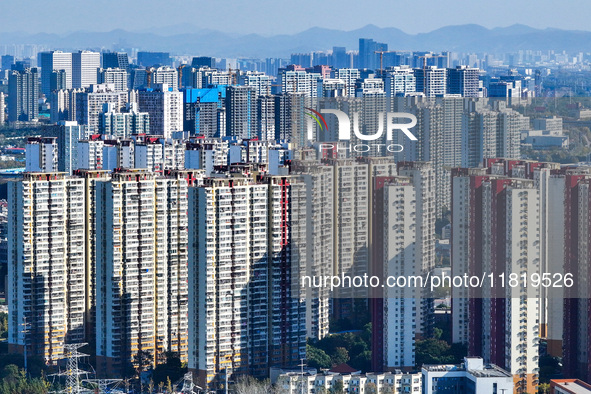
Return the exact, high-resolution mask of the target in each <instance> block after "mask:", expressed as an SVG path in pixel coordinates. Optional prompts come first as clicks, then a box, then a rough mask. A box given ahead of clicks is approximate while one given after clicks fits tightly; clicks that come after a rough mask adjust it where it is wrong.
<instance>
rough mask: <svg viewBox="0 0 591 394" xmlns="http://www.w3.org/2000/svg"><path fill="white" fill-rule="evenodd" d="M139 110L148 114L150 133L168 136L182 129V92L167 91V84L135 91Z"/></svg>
mask: <svg viewBox="0 0 591 394" xmlns="http://www.w3.org/2000/svg"><path fill="white" fill-rule="evenodd" d="M137 97H138V105H139V110H140V111H141V112H147V113H148V114H149V115H150V133H151V134H154V135H163V136H164V138H170V137H171V135H172V133H173V132H174V131H182V130H183V93H181V92H178V91H173V92H171V91H169V89H168V85H167V84H160V85H158V84H157V85H156V86H155V88H154V89H145V90H140V91H138V93H137Z"/></svg>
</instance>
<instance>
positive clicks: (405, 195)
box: [371, 162, 435, 370]
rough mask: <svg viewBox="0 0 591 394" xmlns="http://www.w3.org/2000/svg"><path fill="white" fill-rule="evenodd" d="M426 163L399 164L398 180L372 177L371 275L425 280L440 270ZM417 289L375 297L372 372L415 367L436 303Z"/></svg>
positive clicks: (393, 290)
mask: <svg viewBox="0 0 591 394" xmlns="http://www.w3.org/2000/svg"><path fill="white" fill-rule="evenodd" d="M434 175H435V174H434V171H433V167H432V165H431V164H430V163H424V162H414V163H411V162H402V163H399V164H398V175H397V176H387V174H384V176H375V177H374V178H372V183H373V185H372V187H373V201H372V207H373V209H372V215H373V216H372V239H371V244H372V250H371V256H372V263H371V270H372V272H371V274H372V275H376V276H378V277H380V278H382V280H385V278H388V277H399V276H406V277H408V276H413V275H417V276H422V275H425V274H426V273H427V272H430V270H432V269H433V268H434V266H435V240H434V235H433V234H434V232H435V211H434V206H435V177H434ZM422 296H423V294H422V293H421V290H420V288H417V287H413V286H406V287H393V288H388V289H386V290H384V291H382V292H378V294H374V295H373V297H372V298H373V299H372V302H371V304H372V322H373V326H375V327H376V329H375V330H374V332H373V338H372V368H373V369H375V370H393V369H402V368H404V369H412V368H413V367H414V366H415V347H414V346H415V339H416V338H417V337H418V336H419V335H423V334H425V333H427V332H428V331H429V327H428V322H429V318H430V315H431V314H432V312H433V308H432V306H433V305H432V301H431V300H430V299H429V298H428V297H426V296H425V297H422Z"/></svg>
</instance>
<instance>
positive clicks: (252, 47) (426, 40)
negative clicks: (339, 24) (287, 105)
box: [0, 24, 591, 58]
mask: <svg viewBox="0 0 591 394" xmlns="http://www.w3.org/2000/svg"><path fill="white" fill-rule="evenodd" d="M359 38H373V39H375V40H376V41H379V42H385V43H387V44H388V46H389V49H391V50H416V51H421V50H432V51H442V50H449V51H457V52H488V53H504V52H513V51H517V50H520V49H533V50H550V49H553V50H558V51H562V50H566V51H569V52H579V51H581V52H590V51H591V32H588V31H576V30H560V29H550V28H548V29H534V28H532V27H529V26H525V25H513V26H509V27H498V28H494V29H487V28H485V27H482V26H480V25H473V24H472V25H459V26H447V27H442V28H440V29H437V30H434V31H432V32H429V33H420V34H407V33H405V32H403V31H402V30H400V29H396V28H393V27H387V28H380V27H377V26H374V25H367V26H365V27H362V28H360V29H356V30H351V31H342V30H333V29H324V28H319V27H315V28H311V29H308V30H305V31H303V32H301V33H297V34H293V35H286V34H280V35H275V36H261V35H257V34H244V35H239V34H228V33H224V32H219V31H214V30H205V29H197V28H193V27H192V26H188V25H179V26H171V27H169V28H167V27H158V28H154V29H150V30H144V31H141V32H129V31H125V30H121V29H118V30H113V31H110V32H86V31H77V32H72V33H69V34H65V35H57V34H46V33H39V34H26V33H22V32H13V33H0V44H42V45H46V46H49V47H51V48H56V49H58V48H59V49H65V50H70V49H98V48H106V49H111V48H112V47H113V46H114V45H116V46H117V47H127V48H129V47H133V48H140V49H142V50H153V51H167V52H170V53H171V54H176V55H183V54H191V55H193V54H194V55H208V56H216V57H258V58H264V57H287V56H289V55H290V54H291V53H298V52H310V51H321V50H328V49H331V48H332V47H333V46H345V47H347V49H357V48H358V43H359Z"/></svg>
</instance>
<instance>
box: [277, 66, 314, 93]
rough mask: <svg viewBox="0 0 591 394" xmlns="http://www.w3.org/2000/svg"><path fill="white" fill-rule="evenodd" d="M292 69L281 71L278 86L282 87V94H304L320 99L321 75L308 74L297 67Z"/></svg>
mask: <svg viewBox="0 0 591 394" xmlns="http://www.w3.org/2000/svg"><path fill="white" fill-rule="evenodd" d="M290 68H291V69H290ZM290 68H287V69H284V68H282V69H280V70H279V76H278V84H279V85H280V86H281V92H282V93H304V95H305V96H306V97H318V80H319V79H320V74H319V73H314V72H307V71H305V70H304V69H302V68H301V67H300V68H298V67H297V66H295V67H294V66H290Z"/></svg>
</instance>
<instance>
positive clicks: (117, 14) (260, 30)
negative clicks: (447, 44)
mask: <svg viewBox="0 0 591 394" xmlns="http://www.w3.org/2000/svg"><path fill="white" fill-rule="evenodd" d="M590 14H591V2H586V1H584V0H566V1H564V2H562V3H561V5H560V7H556V3H555V2H554V1H550V0H539V1H537V2H536V3H535V5H532V3H531V2H526V1H523V0H520V1H515V0H513V1H511V0H498V1H496V2H494V3H493V2H491V3H488V4H483V3H482V2H475V1H473V0H456V1H454V2H453V3H449V2H440V1H434V0H424V1H422V2H420V3H415V2H402V1H398V0H391V1H388V0H380V1H377V2H375V3H372V4H371V6H365V5H363V4H361V3H360V2H358V1H352V0H339V1H336V0H325V1H322V2H318V1H316V2H315V1H312V0H300V1H299V2H297V3H287V2H286V4H281V2H277V1H274V0H258V1H257V2H256V3H246V2H243V1H240V0H225V1H220V2H204V1H198V0H188V1H187V0H168V1H167V2H162V1H154V0H126V1H123V2H121V1H116V0H102V1H100V2H79V1H72V0H54V1H52V2H47V1H41V0H25V1H22V2H11V3H4V4H3V5H2V6H1V7H0V31H1V32H4V33H9V32H25V33H29V34H36V33H49V34H60V35H62V34H67V33H71V32H74V31H80V30H83V31H89V32H108V31H112V30H116V29H123V30H127V31H131V32H147V31H156V32H159V30H161V29H163V28H167V29H170V31H171V34H175V33H182V32H188V31H191V29H196V30H199V29H211V30H219V31H223V32H225V33H240V34H259V35H264V36H270V35H278V34H290V35H291V34H296V33H299V32H302V31H305V30H307V29H309V28H313V27H320V28H327V29H335V30H343V31H351V30H356V29H359V28H362V27H364V26H366V25H368V24H373V25H376V26H378V27H382V28H389V27H393V28H398V29H400V30H402V31H403V32H405V33H408V34H418V33H427V32H431V31H433V30H437V29H438V28H441V27H446V26H451V25H465V24H478V25H481V26H484V27H486V28H489V29H491V28H496V27H507V26H511V25H514V24H523V25H527V26H530V27H533V28H537V29H544V28H558V29H564V30H584V31H591V26H590V25H589V22H588V15H590ZM286 15H288V16H289V19H288V18H285V16H286ZM401 15H402V17H400V16H401ZM175 30H176V31H175ZM159 33H162V32H159Z"/></svg>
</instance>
